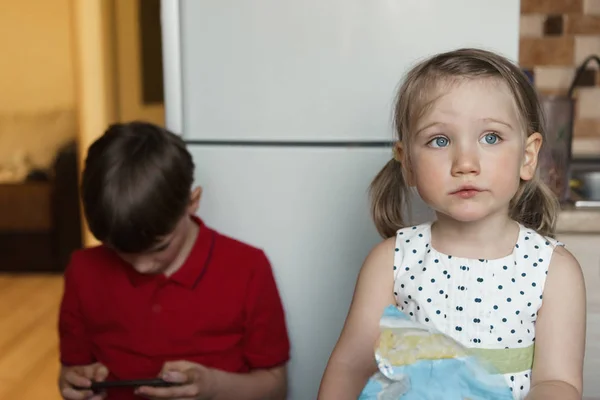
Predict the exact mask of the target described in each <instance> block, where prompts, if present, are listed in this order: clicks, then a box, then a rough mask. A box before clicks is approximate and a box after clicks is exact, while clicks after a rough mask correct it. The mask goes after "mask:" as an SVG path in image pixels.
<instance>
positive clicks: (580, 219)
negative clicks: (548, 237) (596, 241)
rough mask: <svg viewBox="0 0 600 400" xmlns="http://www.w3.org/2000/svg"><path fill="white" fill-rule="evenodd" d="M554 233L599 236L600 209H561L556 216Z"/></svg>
mask: <svg viewBox="0 0 600 400" xmlns="http://www.w3.org/2000/svg"><path fill="white" fill-rule="evenodd" d="M556 232H557V233H597V234H600V208H574V207H569V206H565V207H563V209H562V210H561V212H560V214H559V216H558V222H557V224H556Z"/></svg>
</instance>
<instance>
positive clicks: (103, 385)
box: [74, 379, 180, 392]
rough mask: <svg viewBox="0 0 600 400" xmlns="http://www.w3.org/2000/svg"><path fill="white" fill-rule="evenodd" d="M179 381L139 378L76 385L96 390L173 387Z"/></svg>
mask: <svg viewBox="0 0 600 400" xmlns="http://www.w3.org/2000/svg"><path fill="white" fill-rule="evenodd" d="M178 385H180V384H179V383H173V382H167V381H164V380H162V379H137V380H126V381H104V382H92V385H91V386H90V387H88V388H85V387H78V386H76V387H74V389H76V390H92V391H94V392H97V391H100V390H104V389H110V388H123V387H140V386H152V387H171V386H178Z"/></svg>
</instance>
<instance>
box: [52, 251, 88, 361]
mask: <svg viewBox="0 0 600 400" xmlns="http://www.w3.org/2000/svg"><path fill="white" fill-rule="evenodd" d="M81 262H82V260H81V259H80V257H79V256H78V254H77V253H74V254H73V256H72V257H71V261H70V263H69V265H68V266H67V268H66V270H65V273H64V280H63V282H64V288H63V296H62V300H61V303H60V310H59V317H58V333H59V344H60V361H61V364H62V365H65V366H69V365H87V364H91V363H93V362H94V359H93V356H92V352H91V350H90V344H89V337H88V335H87V332H86V328H85V324H84V316H83V313H82V310H81V300H80V297H79V291H80V287H79V285H80V284H81V282H79V281H78V276H77V272H78V269H79V267H78V265H79V264H80V263H81Z"/></svg>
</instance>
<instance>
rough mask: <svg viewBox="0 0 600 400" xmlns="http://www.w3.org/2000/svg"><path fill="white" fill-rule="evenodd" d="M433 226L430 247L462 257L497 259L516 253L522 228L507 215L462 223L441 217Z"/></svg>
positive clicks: (444, 216) (441, 215)
mask: <svg viewBox="0 0 600 400" xmlns="http://www.w3.org/2000/svg"><path fill="white" fill-rule="evenodd" d="M437 217H438V218H437V220H436V221H435V222H433V224H432V226H431V247H433V248H434V249H435V250H436V251H439V252H441V253H444V254H449V255H453V256H456V257H461V258H472V259H476V258H485V259H489V260H492V259H496V258H502V257H505V256H507V255H509V254H511V253H512V252H513V248H514V246H515V243H516V242H517V239H518V237H519V230H520V227H519V225H518V224H517V223H516V222H515V221H513V220H512V219H510V218H509V217H508V216H507V215H502V216H490V217H488V218H485V219H483V220H479V221H473V222H461V221H456V220H454V219H451V218H449V217H448V216H446V215H443V214H438V216H437Z"/></svg>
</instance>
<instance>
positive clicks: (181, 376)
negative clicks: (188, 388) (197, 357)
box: [161, 371, 194, 383]
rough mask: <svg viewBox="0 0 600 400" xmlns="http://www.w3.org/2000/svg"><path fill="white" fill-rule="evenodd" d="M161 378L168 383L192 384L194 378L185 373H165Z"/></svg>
mask: <svg viewBox="0 0 600 400" xmlns="http://www.w3.org/2000/svg"><path fill="white" fill-rule="evenodd" d="M161 378H162V379H164V380H165V381H167V382H174V383H191V382H193V378H194V377H193V376H191V375H190V374H188V373H186V372H184V371H165V372H164V373H163V374H162V375H161Z"/></svg>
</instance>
